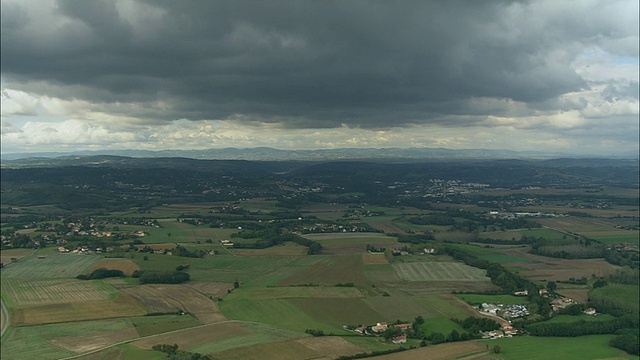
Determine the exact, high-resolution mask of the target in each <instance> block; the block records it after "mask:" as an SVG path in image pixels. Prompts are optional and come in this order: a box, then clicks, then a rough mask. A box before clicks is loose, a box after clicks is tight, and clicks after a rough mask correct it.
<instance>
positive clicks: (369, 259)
mask: <svg viewBox="0 0 640 360" xmlns="http://www.w3.org/2000/svg"><path fill="white" fill-rule="evenodd" d="M362 263H363V264H365V265H385V264H388V263H389V260H387V258H386V256H384V254H383V253H370V252H365V253H363V254H362Z"/></svg>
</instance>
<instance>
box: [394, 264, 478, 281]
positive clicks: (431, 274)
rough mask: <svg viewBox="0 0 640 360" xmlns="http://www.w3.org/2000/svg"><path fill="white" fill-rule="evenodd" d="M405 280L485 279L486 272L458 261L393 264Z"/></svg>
mask: <svg viewBox="0 0 640 360" xmlns="http://www.w3.org/2000/svg"><path fill="white" fill-rule="evenodd" d="M393 268H394V269H395V271H396V272H397V273H398V276H400V278H402V279H403V280H406V281H487V280H488V278H487V277H486V272H485V271H484V270H482V269H478V268H474V267H471V266H468V265H465V264H462V263H459V262H411V263H397V264H393Z"/></svg>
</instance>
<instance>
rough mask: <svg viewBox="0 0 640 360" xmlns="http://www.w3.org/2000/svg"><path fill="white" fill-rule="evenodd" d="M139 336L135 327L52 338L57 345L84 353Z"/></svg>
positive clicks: (52, 341)
mask: <svg viewBox="0 0 640 360" xmlns="http://www.w3.org/2000/svg"><path fill="white" fill-rule="evenodd" d="M136 338H138V333H137V332H136V329H135V328H133V327H130V328H127V329H119V330H112V331H106V332H103V333H99V334H94V335H85V336H73V337H65V338H61V339H54V340H50V341H51V343H52V344H53V345H55V346H58V347H61V348H63V349H66V350H70V351H73V352H76V353H83V352H87V351H92V350H96V349H100V348H103V347H105V346H109V345H112V344H116V343H119V342H121V341H125V340H131V339H136Z"/></svg>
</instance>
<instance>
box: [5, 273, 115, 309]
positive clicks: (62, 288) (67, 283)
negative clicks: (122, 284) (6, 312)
mask: <svg viewBox="0 0 640 360" xmlns="http://www.w3.org/2000/svg"><path fill="white" fill-rule="evenodd" d="M117 293H118V292H117V290H116V289H114V288H113V287H112V286H111V285H109V284H106V283H104V282H102V281H100V280H92V281H83V280H75V279H58V280H31V281H25V280H16V279H6V280H3V281H2V294H3V295H4V296H3V298H4V299H5V300H6V302H7V304H9V305H10V306H18V307H22V306H28V305H44V304H62V303H73V302H82V301H92V300H94V301H95V300H109V299H112V298H114V297H115V296H116V294H117Z"/></svg>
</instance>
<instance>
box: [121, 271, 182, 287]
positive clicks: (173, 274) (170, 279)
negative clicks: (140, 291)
mask: <svg viewBox="0 0 640 360" xmlns="http://www.w3.org/2000/svg"><path fill="white" fill-rule="evenodd" d="M131 277H134V278H139V279H140V284H181V283H183V282H186V281H189V280H190V279H191V276H190V275H189V274H188V273H186V272H184V271H161V270H137V271H135V272H134V273H133V275H131Z"/></svg>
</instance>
